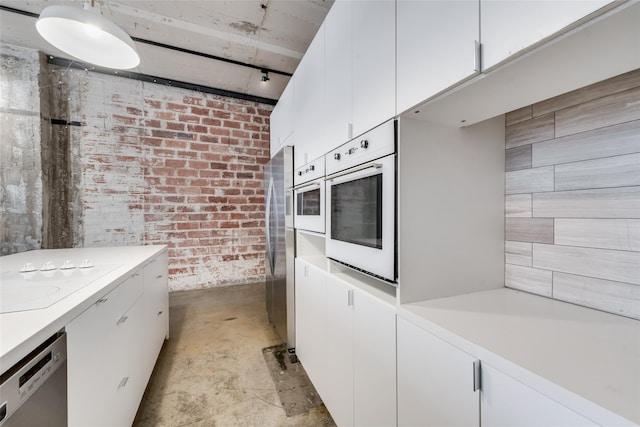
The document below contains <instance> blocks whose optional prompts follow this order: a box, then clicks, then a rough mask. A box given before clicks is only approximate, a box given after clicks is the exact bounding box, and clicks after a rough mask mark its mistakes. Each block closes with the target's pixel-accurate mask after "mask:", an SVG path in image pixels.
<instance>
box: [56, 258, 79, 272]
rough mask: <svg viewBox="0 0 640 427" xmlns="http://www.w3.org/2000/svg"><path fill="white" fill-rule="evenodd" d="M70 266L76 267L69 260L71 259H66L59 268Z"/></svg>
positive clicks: (64, 268) (68, 268)
mask: <svg viewBox="0 0 640 427" xmlns="http://www.w3.org/2000/svg"><path fill="white" fill-rule="evenodd" d="M72 268H76V266H75V265H73V263H72V262H71V260H69V259H68V260H66V261H65V262H64V263H63V264H62V265H61V266H60V270H70V269H72Z"/></svg>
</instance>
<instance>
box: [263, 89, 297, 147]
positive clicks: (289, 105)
mask: <svg viewBox="0 0 640 427" xmlns="http://www.w3.org/2000/svg"><path fill="white" fill-rule="evenodd" d="M293 91H294V82H293V77H291V79H290V80H289V84H288V85H287V87H286V88H285V89H284V91H283V92H282V94H281V95H280V99H278V103H277V104H276V106H275V107H273V111H272V112H271V117H270V119H269V129H270V133H271V135H270V152H271V157H273V156H275V154H276V153H277V152H278V150H279V149H280V147H282V145H283V144H284V143H285V141H286V140H287V139H288V138H289V137H290V136H291V134H292V133H293V130H294V123H293V101H294V100H293Z"/></svg>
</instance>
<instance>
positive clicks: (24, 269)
mask: <svg viewBox="0 0 640 427" xmlns="http://www.w3.org/2000/svg"><path fill="white" fill-rule="evenodd" d="M36 270H37V268H36V266H35V265H34V264H33V263H32V262H28V263H26V264H25V265H23V266H22V268H21V269H20V273H30V272H32V271H36Z"/></svg>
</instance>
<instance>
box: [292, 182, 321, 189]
mask: <svg viewBox="0 0 640 427" xmlns="http://www.w3.org/2000/svg"><path fill="white" fill-rule="evenodd" d="M311 187H320V183H319V182H317V181H316V182H311V183H309V184H303V185H300V186H298V187H293V191H299V190H304V191H307V189H308V188H311Z"/></svg>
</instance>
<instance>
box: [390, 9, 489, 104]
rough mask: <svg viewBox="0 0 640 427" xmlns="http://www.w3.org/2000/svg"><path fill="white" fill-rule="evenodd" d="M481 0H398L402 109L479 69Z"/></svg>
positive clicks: (399, 92)
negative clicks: (478, 47) (477, 47)
mask: <svg viewBox="0 0 640 427" xmlns="http://www.w3.org/2000/svg"><path fill="white" fill-rule="evenodd" d="M479 2H480V0H459V1H450V0H398V1H397V12H396V13H397V41H396V46H397V73H398V75H397V82H398V84H397V91H398V93H397V97H398V113H402V112H403V111H406V110H407V109H409V108H411V107H413V106H415V105H417V104H419V103H421V102H422V101H424V100H426V99H427V98H429V97H431V96H433V95H435V94H437V93H438V92H441V91H442V90H444V89H446V88H448V87H450V86H452V85H454V84H455V83H458V82H460V81H462V80H464V79H466V78H467V77H470V76H472V75H474V74H476V73H477V72H478V71H479V69H477V68H478V65H479V64H477V61H476V51H477V49H476V43H479V41H480V8H479V6H480V3H479ZM477 59H478V61H479V59H480V58H477Z"/></svg>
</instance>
